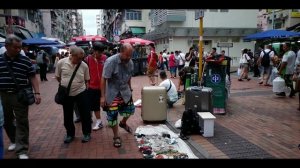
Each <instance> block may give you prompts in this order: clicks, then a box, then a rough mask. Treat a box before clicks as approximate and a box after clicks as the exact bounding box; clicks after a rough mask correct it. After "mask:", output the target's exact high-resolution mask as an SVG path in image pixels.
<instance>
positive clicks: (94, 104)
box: [87, 88, 101, 111]
mask: <svg viewBox="0 0 300 168" xmlns="http://www.w3.org/2000/svg"><path fill="white" fill-rule="evenodd" d="M87 93H88V97H89V106H90V111H100V97H101V91H100V90H99V89H90V88H89V89H88V90H87Z"/></svg>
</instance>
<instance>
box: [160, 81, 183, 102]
mask: <svg viewBox="0 0 300 168" xmlns="http://www.w3.org/2000/svg"><path fill="white" fill-rule="evenodd" d="M170 82H171V85H172V86H171V89H170V90H169V91H168V93H167V94H168V97H169V100H170V101H172V102H175V101H177V100H178V94H177V89H176V87H175V84H174V83H173V81H172V80H170V79H165V80H164V81H162V82H161V83H160V84H159V86H163V87H165V88H166V89H167V90H168V89H169V88H170Z"/></svg>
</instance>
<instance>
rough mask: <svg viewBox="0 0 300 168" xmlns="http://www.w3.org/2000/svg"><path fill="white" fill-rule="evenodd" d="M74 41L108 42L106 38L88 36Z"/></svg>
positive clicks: (75, 38) (73, 39) (74, 38)
mask: <svg viewBox="0 0 300 168" xmlns="http://www.w3.org/2000/svg"><path fill="white" fill-rule="evenodd" d="M72 41H76V42H78V41H101V42H108V40H107V39H106V38H105V37H102V36H99V35H86V36H78V37H73V38H72Z"/></svg>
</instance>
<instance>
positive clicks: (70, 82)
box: [67, 61, 81, 95]
mask: <svg viewBox="0 0 300 168" xmlns="http://www.w3.org/2000/svg"><path fill="white" fill-rule="evenodd" d="M80 65H81V61H80V63H79V64H78V65H77V66H76V69H75V70H74V72H73V74H72V76H71V79H70V81H69V84H68V87H67V94H68V95H69V92H70V89H71V84H72V81H73V79H74V77H75V75H76V72H77V70H78V69H79V67H80Z"/></svg>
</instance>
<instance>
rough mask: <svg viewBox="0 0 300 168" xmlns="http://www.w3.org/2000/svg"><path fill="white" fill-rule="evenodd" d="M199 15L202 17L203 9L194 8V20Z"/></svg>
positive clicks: (198, 17)
mask: <svg viewBox="0 0 300 168" xmlns="http://www.w3.org/2000/svg"><path fill="white" fill-rule="evenodd" d="M201 17H204V10H203V9H198V10H195V20H198V19H200V18H201Z"/></svg>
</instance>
